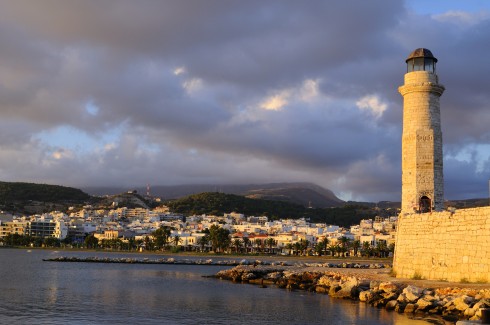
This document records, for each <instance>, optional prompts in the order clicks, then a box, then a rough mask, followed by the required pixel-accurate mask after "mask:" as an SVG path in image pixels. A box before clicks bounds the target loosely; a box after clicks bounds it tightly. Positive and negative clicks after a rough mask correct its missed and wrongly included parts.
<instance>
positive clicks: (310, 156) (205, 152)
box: [0, 0, 490, 201]
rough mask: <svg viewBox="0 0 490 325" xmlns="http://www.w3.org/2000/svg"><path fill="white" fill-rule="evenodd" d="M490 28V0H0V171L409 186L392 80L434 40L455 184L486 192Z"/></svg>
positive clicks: (375, 192) (350, 193)
mask: <svg viewBox="0 0 490 325" xmlns="http://www.w3.org/2000/svg"><path fill="white" fill-rule="evenodd" d="M489 39H490V1H487V0H480V1H478V0H468V1H447V0H433V1H428V0H413V1H410V0H407V1H402V0H371V1H365V0H348V1H324V0H309V1H289V0H270V1H262V0H260V1H259V0H257V1H255V0H248V1H238V0H205V1H203V0H185V1H182V0H163V1H155V0H139V1H132V0H117V1H116V0H72V1H64V0H40V1H28V0H0V180H2V181H22V182H35V183H48V184H59V185H65V186H74V187H82V188H83V187H89V186H121V187H127V188H133V187H139V186H145V185H146V184H151V185H152V186H156V185H179V184H236V183H239V184H251V183H270V182H312V183H315V184H318V185H320V186H323V187H326V188H329V189H331V190H332V191H334V193H335V194H336V195H337V196H339V197H340V198H342V199H344V200H363V201H382V200H389V201H399V200H400V193H401V126H402V97H401V95H400V94H399V93H398V91H397V89H398V87H399V86H400V85H402V83H403V75H404V73H405V71H406V64H405V59H406V58H407V56H408V55H409V54H410V52H412V51H413V50H414V49H416V48H420V47H424V48H428V49H430V50H431V51H432V53H433V54H434V56H436V57H437V58H438V60H439V61H438V66H437V69H438V70H437V71H438V75H439V80H440V83H442V84H443V85H444V86H445V87H446V91H445V93H444V94H443V95H442V97H441V116H442V131H443V142H444V182H445V198H446V199H463V198H477V197H480V198H481V197H487V196H488V190H489V186H488V185H489V182H488V180H489V177H490V175H489V174H490V173H489V172H490V127H489V125H490V91H489V86H490V64H489V63H488V58H489V57H490V42H488V40H489Z"/></svg>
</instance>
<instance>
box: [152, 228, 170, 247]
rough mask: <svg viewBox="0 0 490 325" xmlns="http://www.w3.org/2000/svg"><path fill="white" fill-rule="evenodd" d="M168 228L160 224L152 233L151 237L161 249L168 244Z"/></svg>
mask: <svg viewBox="0 0 490 325" xmlns="http://www.w3.org/2000/svg"><path fill="white" fill-rule="evenodd" d="M170 229H171V228H170V227H168V226H160V228H158V229H157V230H155V231H154V232H153V233H152V236H153V238H155V245H156V246H157V247H159V248H160V249H161V250H164V249H165V247H166V246H167V245H168V242H169V238H170V234H171V231H170Z"/></svg>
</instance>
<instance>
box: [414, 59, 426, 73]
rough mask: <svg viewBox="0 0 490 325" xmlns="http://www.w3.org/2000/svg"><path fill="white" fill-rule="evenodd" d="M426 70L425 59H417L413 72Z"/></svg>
mask: <svg viewBox="0 0 490 325" xmlns="http://www.w3.org/2000/svg"><path fill="white" fill-rule="evenodd" d="M423 70H424V58H415V59H414V63H413V71H423Z"/></svg>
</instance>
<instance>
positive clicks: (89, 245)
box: [85, 235, 99, 249]
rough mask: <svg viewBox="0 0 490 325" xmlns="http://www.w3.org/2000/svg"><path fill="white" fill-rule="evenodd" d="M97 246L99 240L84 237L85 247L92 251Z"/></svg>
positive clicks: (92, 237)
mask: <svg viewBox="0 0 490 325" xmlns="http://www.w3.org/2000/svg"><path fill="white" fill-rule="evenodd" d="M98 246H99V240H98V239H97V238H95V236H94V235H88V236H87V237H85V247H87V248H90V249H93V248H97V247H98Z"/></svg>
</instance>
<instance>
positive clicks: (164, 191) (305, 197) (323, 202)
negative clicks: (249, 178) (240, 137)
mask: <svg viewBox="0 0 490 325" xmlns="http://www.w3.org/2000/svg"><path fill="white" fill-rule="evenodd" d="M134 189H135V190H137V191H138V192H139V193H146V188H143V187H139V188H138V187H137V188H134ZM125 190H127V189H122V188H110V187H105V188H103V187H98V188H97V187H93V188H85V191H87V192H88V193H91V194H92V195H106V194H117V193H121V192H124V191H125ZM203 192H220V193H226V194H235V195H240V196H247V197H250V198H261V199H268V200H276V201H277V200H279V201H285V202H291V203H296V204H300V205H303V206H304V207H308V206H311V207H315V208H327V207H339V206H343V205H344V203H345V202H344V201H342V200H341V199H339V198H338V197H337V196H335V194H334V193H333V192H332V191H330V190H328V189H325V188H323V187H321V186H318V185H315V184H311V183H270V184H246V185H236V184H228V185H212V184H197V185H175V186H152V187H151V195H152V196H157V197H161V198H163V199H164V200H170V199H178V198H182V197H185V196H188V195H192V194H197V193H203Z"/></svg>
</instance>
